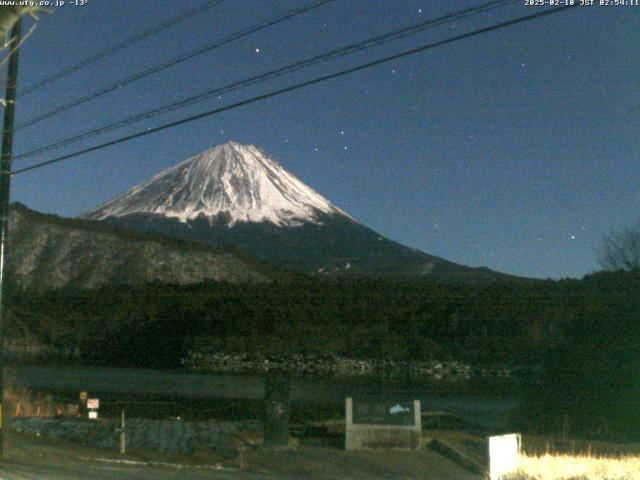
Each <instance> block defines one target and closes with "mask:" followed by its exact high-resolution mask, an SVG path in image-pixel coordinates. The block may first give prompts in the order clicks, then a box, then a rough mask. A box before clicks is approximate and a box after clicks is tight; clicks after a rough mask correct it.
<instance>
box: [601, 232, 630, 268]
mask: <svg viewBox="0 0 640 480" xmlns="http://www.w3.org/2000/svg"><path fill="white" fill-rule="evenodd" d="M598 261H599V263H600V266H602V268H604V269H605V270H632V269H636V268H640V221H638V222H637V223H636V224H635V225H634V226H632V227H628V228H624V229H622V230H619V231H617V232H614V233H612V234H610V235H606V236H605V237H604V241H603V244H602V247H601V248H600V251H599V252H598Z"/></svg>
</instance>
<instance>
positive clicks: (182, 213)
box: [82, 142, 506, 280]
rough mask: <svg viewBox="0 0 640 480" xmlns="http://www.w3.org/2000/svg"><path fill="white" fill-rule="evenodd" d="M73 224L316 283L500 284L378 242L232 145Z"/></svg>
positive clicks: (249, 149)
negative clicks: (241, 252) (225, 254)
mask: <svg viewBox="0 0 640 480" xmlns="http://www.w3.org/2000/svg"><path fill="white" fill-rule="evenodd" d="M82 217H84V218H87V219H93V220H103V221H105V222H109V223H112V224H116V225H118V226H121V227H124V228H128V229H131V230H136V231H142V232H155V233H161V234H165V235H170V236H174V237H179V238H183V239H187V240H191V241H198V242H203V243H207V244H211V245H223V244H224V245H229V244H236V245H239V246H240V247H242V248H243V249H245V250H246V251H247V252H248V253H250V254H252V255H254V256H256V257H259V258H261V259H264V260H268V261H271V262H274V263H276V264H279V265H281V266H284V267H286V268H290V269H294V270H298V271H302V272H307V273H312V274H316V275H344V274H353V275H366V276H424V275H428V276H436V277H440V278H443V279H447V278H449V279H453V278H457V279H469V280H482V279H493V278H496V277H500V276H502V274H499V273H497V272H493V271H491V270H489V269H487V268H471V267H466V266H462V265H458V264H455V263H453V262H449V261H447V260H444V259H442V258H439V257H435V256H432V255H429V254H426V253H424V252H421V251H418V250H415V249H411V248H409V247H406V246H404V245H401V244H399V243H397V242H394V241H392V240H389V239H387V238H385V237H383V236H381V235H379V234H378V233H376V232H374V231H373V230H371V229H369V228H368V227H366V226H364V225H362V224H360V223H358V222H357V221H355V220H354V219H353V218H351V216H349V214H347V213H346V212H344V211H342V210H341V209H339V208H338V207H336V206H335V205H333V204H332V203H331V202H330V201H329V200H327V199H326V198H324V197H323V196H322V195H320V194H319V193H317V192H316V191H314V190H313V189H312V188H310V187H309V186H307V185H305V184H304V183H303V182H302V181H300V180H299V179H298V178H296V177H295V176H294V175H292V174H291V173H289V172H288V171H286V170H285V169H284V168H283V167H282V166H281V165H280V164H278V162H276V161H275V160H274V159H272V158H271V157H269V156H268V155H267V154H266V153H265V152H263V151H262V150H260V149H259V148H257V147H255V146H253V145H242V144H239V143H236V142H228V143H225V144H223V145H218V146H215V147H213V148H211V149H209V150H206V151H204V152H202V153H200V154H199V155H196V156H194V157H191V158H189V159H187V160H185V161H183V162H181V163H179V164H177V165H175V166H174V167H171V168H169V169H167V170H164V171H162V172H160V173H158V174H157V175H155V176H153V177H152V178H150V179H149V180H147V181H145V182H143V183H141V184H139V185H137V186H135V187H133V188H132V189H131V190H129V191H128V192H126V193H124V194H122V195H120V196H117V197H116V198H114V199H112V200H110V201H108V202H107V203H105V204H103V205H101V206H99V207H97V208H96V209H94V210H91V211H88V212H86V213H84V214H83V215H82ZM505 277H506V275H505Z"/></svg>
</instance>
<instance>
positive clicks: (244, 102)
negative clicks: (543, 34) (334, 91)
mask: <svg viewBox="0 0 640 480" xmlns="http://www.w3.org/2000/svg"><path fill="white" fill-rule="evenodd" d="M575 6H576V4H574V5H566V6H563V7H558V8H553V9H550V10H544V11H542V12H538V13H534V14H531V15H525V16H522V17H517V18H514V19H511V20H507V21H505V22H501V23H498V24H495V25H491V26H489V27H484V28H480V29H477V30H473V31H471V32H467V33H463V34H461V35H456V36H455V37H450V38H447V39H445V40H440V41H438V42H434V43H428V44H426V45H422V46H420V47H416V48H412V49H410V50H405V51H403V52H400V53H397V54H394V55H390V56H387V57H384V58H381V59H379V60H375V61H372V62H367V63H364V64H361V65H358V66H356V67H351V68H348V69H345V70H340V71H339V72H336V73H332V74H329V75H323V76H321V77H317V78H314V79H312V80H307V81H305V82H301V83H297V84H295V85H291V86H289V87H285V88H281V89H279V90H274V91H272V92H269V93H265V94H263V95H257V96H255V97H251V98H248V99H246V100H242V101H239V102H236V103H233V104H231V105H227V106H225V107H220V108H216V109H214V110H209V111H207V112H203V113H200V114H197V115H192V116H190V117H186V118H183V119H181V120H177V121H174V122H170V123H167V124H164V125H160V126H158V127H155V128H152V129H149V130H143V131H141V132H137V133H133V134H131V135H127V136H124V137H120V138H117V139H115V140H111V141H109V142H105V143H102V144H99V145H95V146H93V147H89V148H85V149H83V150H79V151H76V152H73V153H69V154H67V155H62V156H60V157H57V158H53V159H51V160H47V161H45V162H40V163H36V164H34V165H31V166H29V167H25V168H21V169H18V170H14V171H12V172H11V173H12V175H17V174H19V173H23V172H28V171H30V170H35V169H37V168H41V167H44V166H47V165H52V164H54V163H59V162H62V161H65V160H69V159H71V158H75V157H78V156H80V155H84V154H85V153H90V152H95V151H97V150H101V149H103V148H106V147H110V146H113V145H118V144H120V143H124V142H128V141H130V140H134V139H136V138H140V137H144V136H146V135H151V134H153V133H157V132H160V131H162V130H166V129H169V128H173V127H177V126H179V125H183V124H185V123H190V122H193V121H196V120H199V119H201V118H205V117H210V116H212V115H215V114H217V113H221V112H226V111H228V110H232V109H236V108H238V107H243V106H245V105H249V104H251V103H255V102H258V101H261V100H266V99H268V98H271V97H275V96H279V95H282V94H284V93H289V92H292V91H295V90H299V89H301V88H305V87H308V86H311V85H315V84H318V83H321V82H325V81H328V80H332V79H334V78H338V77H342V76H345V75H349V74H351V73H355V72H359V71H361V70H365V69H368V68H372V67H375V66H378V65H382V64H384V63H388V62H391V61H394V60H398V59H400V58H404V57H408V56H410V55H414V54H416V53H420V52H424V51H426V50H431V49H433V48H437V47H441V46H443V45H448V44H450V43H454V42H457V41H459V40H463V39H466V38H470V37H475V36H478V35H482V34H485V33H488V32H492V31H495V30H499V29H501V28H506V27H510V26H512V25H516V24H519V23H524V22H528V21H531V20H534V19H537V18H541V17H545V16H548V15H553V14H556V13H560V12H563V11H565V10H568V9H570V8H574V7H575Z"/></svg>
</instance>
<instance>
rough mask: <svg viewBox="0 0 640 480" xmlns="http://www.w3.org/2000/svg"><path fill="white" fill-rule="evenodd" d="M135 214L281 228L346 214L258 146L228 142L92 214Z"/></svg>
mask: <svg viewBox="0 0 640 480" xmlns="http://www.w3.org/2000/svg"><path fill="white" fill-rule="evenodd" d="M135 213H150V214H159V215H163V216H165V217H168V218H176V219H179V220H180V221H181V222H187V221H189V220H194V219H196V218H197V217H199V216H204V217H209V218H214V217H217V216H218V215H221V214H222V215H225V216H227V217H228V222H227V226H228V227H233V226H234V225H235V224H236V223H237V222H255V223H260V222H269V223H272V224H274V225H276V226H279V227H283V226H287V227H291V226H299V225H301V224H302V223H304V222H310V223H318V214H327V215H333V214H342V215H346V214H345V213H344V212H343V211H341V210H340V209H338V208H336V207H335V206H333V205H332V204H331V202H329V201H328V200H327V199H326V198H324V197H323V196H322V195H320V194H319V193H317V192H315V191H314V190H312V189H311V188H309V187H308V186H307V185H305V184H304V183H302V182H301V181H300V180H298V179H297V178H296V177H295V176H293V175H292V174H290V173H289V172H287V171H286V170H285V169H284V168H282V167H281V166H280V164H278V162H276V161H275V160H273V159H272V158H270V157H269V156H268V155H267V154H265V153H264V152H263V151H262V150H260V149H258V148H256V147H255V146H253V145H241V144H239V143H236V142H228V143H225V144H224V145H218V146H216V147H214V148H211V149H210V150H207V151H205V152H203V153H201V154H199V155H196V156H195V157H191V158H189V159H187V160H185V161H184V162H182V163H179V164H178V165H176V166H175V167H171V168H169V169H167V170H164V171H163V172H160V173H159V174H157V175H155V176H154V177H152V178H151V179H149V180H147V181H146V182H144V183H142V184H140V185H138V186H136V187H134V188H132V189H131V190H129V191H128V192H127V193H125V194H124V195H122V196H119V197H117V198H115V199H113V200H111V201H110V202H107V203H106V204H104V205H102V206H100V207H98V208H97V209H96V210H93V211H90V212H87V213H86V214H85V216H86V217H88V218H92V219H96V220H103V219H105V218H108V217H123V216H125V215H131V214H135Z"/></svg>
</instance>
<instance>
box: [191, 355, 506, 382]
mask: <svg viewBox="0 0 640 480" xmlns="http://www.w3.org/2000/svg"><path fill="white" fill-rule="evenodd" d="M182 363H183V365H184V366H185V367H187V368H189V369H192V370H198V371H209V372H228V373H257V372H267V371H286V372H291V373H296V374H299V375H313V376H326V377H358V376H373V375H380V374H384V375H385V376H389V377H394V376H396V377H402V376H406V375H407V374H410V375H411V376H412V377H414V378H424V379H433V380H442V379H446V380H466V379H471V378H473V377H510V376H511V374H512V370H511V369H509V368H506V367H494V368H479V367H472V366H471V365H467V364H465V363H463V362H458V361H455V360H452V361H436V360H431V361H413V362H407V361H396V360H392V359H384V360H382V359H379V360H371V359H353V358H346V357H340V356H337V355H324V356H321V355H302V354H291V355H286V356H285V355H281V356H278V355H261V354H255V355H248V354H228V353H223V352H206V351H204V352H203V351H189V353H188V354H187V357H186V358H184V359H183V361H182Z"/></svg>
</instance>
